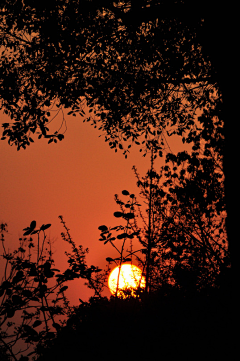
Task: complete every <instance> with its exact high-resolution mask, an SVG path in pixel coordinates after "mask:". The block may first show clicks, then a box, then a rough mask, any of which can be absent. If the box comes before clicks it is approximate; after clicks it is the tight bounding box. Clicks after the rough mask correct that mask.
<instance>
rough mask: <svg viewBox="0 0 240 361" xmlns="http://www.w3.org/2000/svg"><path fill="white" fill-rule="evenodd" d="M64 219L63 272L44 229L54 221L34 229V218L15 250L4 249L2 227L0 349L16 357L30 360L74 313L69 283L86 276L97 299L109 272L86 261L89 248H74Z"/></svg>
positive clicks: (5, 229) (2, 230)
mask: <svg viewBox="0 0 240 361" xmlns="http://www.w3.org/2000/svg"><path fill="white" fill-rule="evenodd" d="M60 219H61V222H62V224H63V226H64V228H65V231H66V233H64V232H63V233H62V238H63V239H64V240H65V241H66V242H68V243H69V244H70V245H71V247H72V252H71V253H67V252H66V255H67V256H68V263H69V268H67V269H66V270H65V271H64V272H60V270H58V269H56V268H54V260H53V257H52V250H51V243H50V241H48V240H47V236H46V233H45V230H46V229H48V228H49V227H50V226H51V225H50V224H43V225H42V226H41V227H40V228H36V221H32V222H31V224H30V226H29V227H26V228H25V229H24V231H25V232H24V234H23V237H22V238H20V239H19V242H20V245H19V248H18V249H17V250H15V251H14V252H12V253H9V252H6V248H5V245H4V244H5V242H6V240H5V235H4V234H5V232H6V231H7V228H6V224H2V225H1V243H2V247H3V254H2V257H3V260H5V269H4V274H3V277H2V282H1V284H0V298H1V304H0V326H1V331H0V347H1V350H4V351H5V353H6V355H8V356H10V357H12V359H14V360H17V359H18V358H17V357H18V355H19V354H22V357H23V358H24V360H25V359H26V360H27V359H28V356H31V355H35V354H36V349H37V348H41V345H42V344H44V343H45V342H51V340H52V339H54V338H55V337H56V335H57V334H58V332H59V330H60V329H61V328H62V326H63V324H64V317H65V318H66V316H67V315H68V314H69V313H70V311H71V307H70V305H69V301H68V299H67V297H66V295H65V292H66V290H67V289H68V285H67V282H68V281H70V280H74V279H77V278H83V279H84V280H85V281H86V285H87V286H88V287H89V288H91V289H92V290H93V291H94V295H95V296H96V297H99V296H100V292H101V290H102V287H103V279H104V277H105V275H104V274H103V273H101V270H100V269H99V268H98V267H94V266H90V267H88V266H87V265H86V261H85V257H86V253H87V252H88V250H87V249H86V250H84V249H83V248H82V246H81V245H80V246H79V247H78V248H77V247H76V245H75V243H74V242H73V241H72V239H71V236H70V234H69V229H68V228H67V227H66V224H65V222H64V221H63V218H62V217H60ZM34 238H37V239H34ZM34 249H36V252H34ZM24 343H25V346H24ZM26 351H28V354H27V356H26ZM24 354H25V356H23V355H24ZM8 356H6V357H8ZM6 359H7V358H6ZM20 359H22V358H20Z"/></svg>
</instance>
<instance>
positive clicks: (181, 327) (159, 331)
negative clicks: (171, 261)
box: [37, 287, 231, 361]
mask: <svg viewBox="0 0 240 361" xmlns="http://www.w3.org/2000/svg"><path fill="white" fill-rule="evenodd" d="M228 306H229V299H228V295H226V294H225V295H224V296H223V295H220V294H219V292H218V291H216V292H213V293H212V295H211V296H206V295H204V294H202V295H201V294H199V295H198V296H194V297H186V296H185V295H184V294H182V293H181V291H179V290H178V289H176V288H174V287H172V288H171V289H170V288H168V289H165V290H164V288H163V289H162V290H161V291H159V292H158V293H155V294H151V296H150V297H147V299H141V300H139V299H136V298H129V299H125V300H123V299H118V298H114V297H112V298H111V299H110V300H108V299H105V298H102V299H98V300H94V299H92V300H90V301H89V302H88V303H85V304H82V305H80V306H79V307H76V308H74V311H73V314H72V315H71V316H70V317H69V319H68V321H67V325H66V326H65V327H64V328H63V329H62V330H61V331H60V332H59V334H58V337H57V338H56V339H55V340H53V342H52V343H51V344H50V345H47V344H46V345H45V347H44V348H43V349H41V350H39V353H40V356H39V358H38V359H37V360H38V361H44V360H46V361H48V360H49V361H50V360H52V359H53V358H56V359H58V360H66V359H71V360H72V359H77V358H78V357H79V358H81V357H82V358H85V357H87V358H94V359H100V360H101V359H102V360H103V359H106V360H108V359H109V360H110V359H116V360H121V359H123V358H124V359H125V360H131V359H133V358H134V359H139V360H142V359H151V360H152V359H153V360H155V359H156V360H158V359H161V358H163V357H167V358H169V359H170V360H171V359H173V357H174V358H175V357H185V358H186V359H187V360H188V359H194V360H198V359H199V360H200V359H201V357H204V359H205V360H212V359H217V358H218V357H220V356H221V359H224V357H226V359H228V357H229V356H230V351H231V349H230V346H231V345H230V335H229V326H230V320H231V314H230V312H229V311H228V310H229V307H228Z"/></svg>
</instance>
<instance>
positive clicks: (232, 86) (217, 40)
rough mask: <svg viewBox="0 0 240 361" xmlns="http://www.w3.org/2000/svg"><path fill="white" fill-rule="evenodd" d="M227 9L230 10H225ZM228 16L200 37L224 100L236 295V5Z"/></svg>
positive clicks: (215, 19)
mask: <svg viewBox="0 0 240 361" xmlns="http://www.w3.org/2000/svg"><path fill="white" fill-rule="evenodd" d="M227 10H229V9H227ZM230 10H231V14H228V13H226V8H224V9H221V10H220V11H219V12H218V13H217V14H216V13H213V12H212V14H211V15H210V16H209V17H208V18H206V21H205V30H204V34H203V50H204V51H205V52H207V53H208V54H209V55H210V58H211V62H212V64H213V66H214V68H215V70H216V72H217V79H218V83H219V88H220V91H221V93H222V98H223V120H224V135H225V147H224V151H223V170H224V176H225V197H226V210H227V220H226V226H227V236H228V247H229V251H230V259H231V269H232V272H231V283H232V286H233V287H232V291H233V294H235V292H236V290H237V284H238V283H239V277H238V275H239V266H238V263H239V261H238V257H239V240H238V239H239V237H240V236H239V225H238V222H239V220H238V209H239V201H240V199H239V198H240V197H239V189H238V186H239V179H238V178H239V175H238V167H237V165H238V164H237V162H238V154H239V147H238V144H239V143H240V142H239V132H238V126H239V124H238V118H239V91H238V90H237V85H238V84H239V64H237V62H238V57H239V56H238V55H237V53H238V40H237V35H238V29H237V26H238V20H237V19H236V15H235V16H234V15H233V14H238V12H237V6H236V5H235V9H234V8H233V7H232V8H231V9H230Z"/></svg>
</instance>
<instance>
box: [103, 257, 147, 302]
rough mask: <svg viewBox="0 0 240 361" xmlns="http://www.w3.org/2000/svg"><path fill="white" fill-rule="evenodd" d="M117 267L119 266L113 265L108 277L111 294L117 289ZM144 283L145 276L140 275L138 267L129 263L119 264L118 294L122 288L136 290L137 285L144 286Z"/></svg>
mask: <svg viewBox="0 0 240 361" xmlns="http://www.w3.org/2000/svg"><path fill="white" fill-rule="evenodd" d="M119 268H120V266H117V267H115V268H114V269H113V270H112V272H111V273H110V275H109V278H108V287H109V290H110V292H111V293H112V294H113V295H115V294H116V291H117V283H118V274H119ZM145 285H146V281H145V277H144V276H143V275H142V271H141V270H140V268H138V267H137V266H135V265H132V264H129V263H124V264H122V265H121V271H120V275H119V283H118V292H117V295H118V296H119V295H120V294H121V291H123V290H129V289H132V290H137V289H138V288H139V287H141V288H145ZM133 293H134V292H132V294H133Z"/></svg>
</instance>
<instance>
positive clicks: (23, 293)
mask: <svg viewBox="0 0 240 361" xmlns="http://www.w3.org/2000/svg"><path fill="white" fill-rule="evenodd" d="M22 295H23V296H24V297H27V298H30V297H32V292H31V291H30V290H22Z"/></svg>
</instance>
